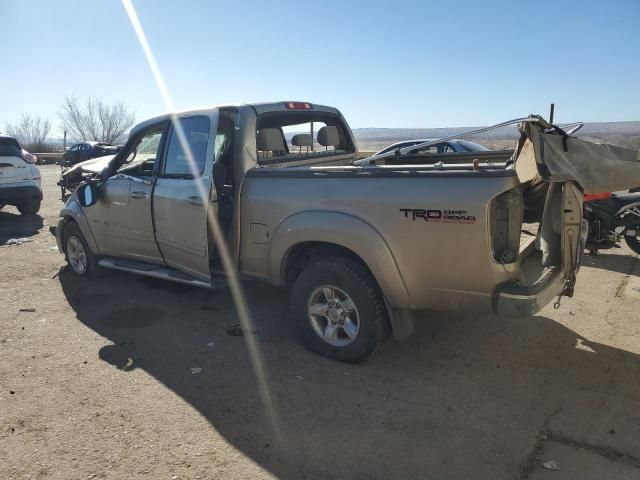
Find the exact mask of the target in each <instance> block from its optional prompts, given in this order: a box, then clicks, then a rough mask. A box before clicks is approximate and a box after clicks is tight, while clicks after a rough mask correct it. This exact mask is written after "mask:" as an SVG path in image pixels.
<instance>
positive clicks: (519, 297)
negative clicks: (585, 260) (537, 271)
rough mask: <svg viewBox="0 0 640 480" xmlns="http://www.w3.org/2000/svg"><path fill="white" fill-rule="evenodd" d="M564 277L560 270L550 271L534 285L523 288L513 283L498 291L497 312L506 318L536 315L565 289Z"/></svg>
mask: <svg viewBox="0 0 640 480" xmlns="http://www.w3.org/2000/svg"><path fill="white" fill-rule="evenodd" d="M564 283H565V280H564V275H563V274H562V270H561V269H559V268H555V269H548V270H547V271H545V272H544V273H543V274H542V276H541V277H540V278H539V279H538V280H537V281H536V282H535V283H533V284H531V285H527V286H522V285H517V284H513V283H509V284H506V285H504V286H502V287H501V288H499V289H498V294H497V300H496V304H495V310H496V313H497V314H498V315H504V316H506V317H526V316H529V315H535V314H536V313H537V312H539V311H540V310H541V309H542V308H543V307H545V306H546V305H547V304H549V302H551V300H553V298H554V297H556V296H558V295H560V293H561V292H562V289H563V288H564Z"/></svg>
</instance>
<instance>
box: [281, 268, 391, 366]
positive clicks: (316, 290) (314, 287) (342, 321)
mask: <svg viewBox="0 0 640 480" xmlns="http://www.w3.org/2000/svg"><path fill="white" fill-rule="evenodd" d="M291 308H292V313H293V317H294V321H295V323H296V327H297V329H298V332H299V334H300V337H301V338H302V341H303V342H304V343H305V345H306V346H307V347H308V348H309V349H310V350H312V351H314V352H316V353H319V354H320V355H324V356H326V357H330V358H334V359H336V360H340V361H344V362H360V361H362V360H364V359H365V358H367V357H368V356H370V355H371V354H372V353H373V352H374V351H375V349H376V347H377V346H378V344H379V342H380V341H381V340H382V338H383V337H384V336H385V335H386V334H387V332H388V330H389V328H388V325H389V324H388V319H387V313H386V309H385V306H384V302H383V299H382V294H381V292H380V289H379V288H378V285H377V284H376V282H375V280H374V278H373V277H372V276H371V274H370V273H369V272H368V271H367V269H366V268H364V267H363V266H362V265H360V264H359V263H357V262H355V261H352V260H350V259H347V258H333V259H327V260H319V261H316V262H314V263H312V264H311V265H309V266H308V267H307V268H305V269H304V270H303V271H302V273H300V275H299V276H298V278H297V279H296V281H295V283H294V285H293V289H292V291H291Z"/></svg>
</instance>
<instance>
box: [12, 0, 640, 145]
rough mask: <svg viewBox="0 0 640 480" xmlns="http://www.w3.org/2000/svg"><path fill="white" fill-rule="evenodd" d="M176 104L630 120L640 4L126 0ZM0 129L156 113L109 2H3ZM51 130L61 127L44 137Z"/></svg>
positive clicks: (407, 124)
mask: <svg viewBox="0 0 640 480" xmlns="http://www.w3.org/2000/svg"><path fill="white" fill-rule="evenodd" d="M133 5H134V7H135V8H136V11H137V14H138V17H139V19H140V22H141V24H142V27H143V28H144V30H145V33H146V35H147V39H148V41H149V44H150V46H151V49H152V50H153V53H154V55H155V57H156V60H157V62H158V65H159V67H160V70H161V72H162V74H163V75H164V78H165V81H166V83H167V85H168V87H169V91H170V94H171V96H172V98H173V102H174V104H175V105H176V107H177V108H180V109H186V108H192V107H198V106H203V105H213V104H229V103H236V102H237V103H246V102H253V101H279V100H300V101H308V102H312V103H319V104H325V105H331V106H335V107H337V108H339V109H340V110H341V111H342V113H343V114H344V115H345V117H346V118H347V120H348V121H349V123H350V125H351V126H352V127H354V128H358V127H399V128H419V127H453V126H476V125H487V124H492V123H497V122H500V121H504V120H509V119H512V118H515V117H520V116H525V115H528V114H529V113H540V114H544V115H546V114H547V112H548V110H549V104H550V103H551V102H555V104H556V120H557V121H559V122H564V121H566V122H569V121H627V120H640V0H609V1H606V2H603V1H601V0H597V1H596V0H581V1H568V0H566V1H565V0H560V1H556V2H541V1H514V0H504V1H502V0H485V1H475V0H459V1H456V0H449V1H446V2H445V1H427V0H422V1H402V0H396V1H377V0H368V1H355V0H353V1H352V0H337V1H334V0H315V1H278V0H274V1H271V2H265V1H264V0H255V1H254V0H235V1H234V2H229V1H224V2H219V1H214V0H210V1H205V0H190V1H168V0H167V1H154V0H133ZM0 19H1V21H0V24H2V28H0V52H1V53H0V55H1V58H2V61H1V62H0V131H1V130H2V129H3V128H5V125H6V123H7V122H14V121H16V120H17V119H18V117H19V115H20V114H21V113H29V114H32V115H41V116H45V117H47V118H49V119H50V120H51V121H52V123H53V124H54V126H55V127H56V128H55V130H56V131H57V130H58V125H59V120H58V118H57V112H58V111H59V109H60V104H61V103H62V100H63V98H64V96H65V95H77V96H80V97H86V96H92V97H95V98H100V99H102V100H105V101H109V102H115V101H119V102H123V103H125V104H126V105H127V106H128V107H129V108H131V109H132V110H134V111H135V112H136V119H137V120H138V121H142V120H144V119H146V118H149V117H152V116H154V115H157V114H160V113H163V112H165V111H166V107H165V104H164V103H163V101H162V97H161V95H160V93H159V91H158V88H157V86H156V83H155V81H154V77H153V75H152V74H151V70H150V69H149V66H148V64H147V63H146V60H145V57H144V54H143V51H142V49H141V47H140V45H139V43H138V40H137V37H136V35H135V32H134V30H133V28H132V26H131V23H130V22H129V19H128V17H127V14H126V12H125V9H124V7H123V5H122V3H121V2H120V1H119V0H77V1H76V0H56V1H53V0H50V1H47V0H30V1H26V0H25V1H22V0H0ZM56 133H57V132H56Z"/></svg>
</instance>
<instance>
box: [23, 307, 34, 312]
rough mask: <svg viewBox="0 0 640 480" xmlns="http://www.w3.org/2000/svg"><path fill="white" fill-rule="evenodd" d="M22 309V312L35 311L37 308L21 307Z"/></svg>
mask: <svg viewBox="0 0 640 480" xmlns="http://www.w3.org/2000/svg"><path fill="white" fill-rule="evenodd" d="M20 311H21V312H35V311H36V309H35V308H21V309H20Z"/></svg>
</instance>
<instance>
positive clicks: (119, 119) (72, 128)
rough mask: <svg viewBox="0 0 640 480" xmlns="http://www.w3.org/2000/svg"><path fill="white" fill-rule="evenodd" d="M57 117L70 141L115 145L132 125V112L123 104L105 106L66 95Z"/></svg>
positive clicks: (90, 100)
mask: <svg viewBox="0 0 640 480" xmlns="http://www.w3.org/2000/svg"><path fill="white" fill-rule="evenodd" d="M58 116H59V117H60V120H61V121H62V126H63V128H64V129H65V130H66V131H67V132H68V133H69V136H70V137H71V139H72V140H74V141H76V142H81V141H83V140H93V141H97V142H109V143H117V142H118V141H119V140H121V139H122V136H123V135H124V133H125V132H126V131H127V130H129V129H130V128H131V127H132V126H133V124H134V122H135V113H134V112H132V111H130V110H129V109H127V107H126V106H125V105H124V104H123V103H113V104H108V103H105V102H103V101H102V100H96V99H94V98H91V97H88V98H87V99H86V100H85V101H84V102H82V101H81V100H80V99H79V98H78V97H70V96H66V97H65V98H64V102H63V104H62V107H61V109H60V111H59V112H58Z"/></svg>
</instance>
